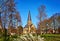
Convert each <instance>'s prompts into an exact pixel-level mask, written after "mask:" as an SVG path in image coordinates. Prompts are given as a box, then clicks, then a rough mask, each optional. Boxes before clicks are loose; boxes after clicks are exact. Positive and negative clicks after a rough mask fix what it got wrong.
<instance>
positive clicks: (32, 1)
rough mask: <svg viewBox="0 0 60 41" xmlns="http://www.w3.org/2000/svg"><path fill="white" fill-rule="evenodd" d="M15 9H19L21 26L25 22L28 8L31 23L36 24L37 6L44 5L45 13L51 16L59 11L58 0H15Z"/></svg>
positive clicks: (59, 0) (59, 2)
mask: <svg viewBox="0 0 60 41" xmlns="http://www.w3.org/2000/svg"><path fill="white" fill-rule="evenodd" d="M16 3H17V4H16V9H17V10H18V11H19V13H20V15H21V19H22V25H23V27H24V26H25V25H26V24H27V17H28V12H29V10H30V13H31V18H32V23H33V24H34V25H35V26H37V22H38V19H37V16H38V7H39V6H40V5H45V6H46V14H47V16H48V18H49V17H51V16H52V15H53V14H55V13H58V12H60V0H16Z"/></svg>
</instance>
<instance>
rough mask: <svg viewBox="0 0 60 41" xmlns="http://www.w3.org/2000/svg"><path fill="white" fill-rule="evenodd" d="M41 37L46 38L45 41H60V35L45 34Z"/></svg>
mask: <svg viewBox="0 0 60 41" xmlns="http://www.w3.org/2000/svg"><path fill="white" fill-rule="evenodd" d="M41 37H44V38H45V41H60V34H43V35H41Z"/></svg>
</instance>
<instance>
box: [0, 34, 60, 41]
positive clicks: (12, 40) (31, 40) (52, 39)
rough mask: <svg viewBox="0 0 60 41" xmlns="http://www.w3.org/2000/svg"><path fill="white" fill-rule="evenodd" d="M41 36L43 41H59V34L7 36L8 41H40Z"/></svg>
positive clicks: (0, 38)
mask: <svg viewBox="0 0 60 41" xmlns="http://www.w3.org/2000/svg"><path fill="white" fill-rule="evenodd" d="M39 36H41V37H42V38H44V41H60V34H43V35H38V36H37V35H32V34H26V35H25V34H24V35H20V36H18V35H14V36H11V37H10V36H9V37H8V38H9V39H8V41H41V37H39ZM3 38H4V37H0V41H3ZM16 39H17V40H16Z"/></svg>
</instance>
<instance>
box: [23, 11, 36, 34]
mask: <svg viewBox="0 0 60 41" xmlns="http://www.w3.org/2000/svg"><path fill="white" fill-rule="evenodd" d="M35 32H36V28H35V26H34V25H33V23H32V19H31V14H30V11H29V12H28V19H27V24H26V25H25V27H24V29H23V33H35Z"/></svg>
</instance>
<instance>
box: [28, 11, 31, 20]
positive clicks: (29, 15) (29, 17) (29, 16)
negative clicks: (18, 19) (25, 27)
mask: <svg viewBox="0 0 60 41" xmlns="http://www.w3.org/2000/svg"><path fill="white" fill-rule="evenodd" d="M28 21H31V14H30V10H29V13H28Z"/></svg>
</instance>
